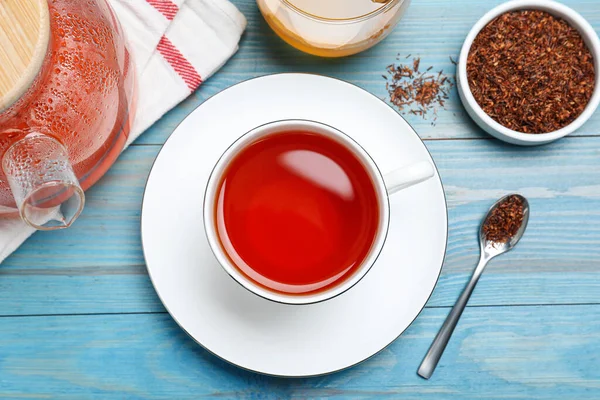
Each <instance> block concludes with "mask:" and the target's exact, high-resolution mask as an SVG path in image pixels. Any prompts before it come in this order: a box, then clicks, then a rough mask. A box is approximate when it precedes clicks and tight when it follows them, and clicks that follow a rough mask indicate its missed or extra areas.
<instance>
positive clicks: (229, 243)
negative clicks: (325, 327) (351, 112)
mask: <svg viewBox="0 0 600 400" xmlns="http://www.w3.org/2000/svg"><path fill="white" fill-rule="evenodd" d="M214 204H215V207H214V213H215V225H216V226H215V228H216V232H217V236H218V239H219V242H220V244H221V247H222V249H223V251H224V252H225V254H226V255H227V257H228V258H229V260H230V261H231V263H232V264H233V265H234V266H235V267H236V268H237V269H238V270H239V271H240V272H241V273H242V274H243V275H245V276H246V277H247V278H249V279H250V280H251V281H253V282H255V283H256V284H258V285H260V286H262V287H265V288H267V289H270V290H272V291H276V292H280V293H285V294H297V295H304V294H309V293H316V292H321V291H325V290H327V289H330V288H332V287H334V286H336V285H338V284H339V283H341V282H343V281H345V280H346V279H347V278H349V277H350V276H352V275H353V274H354V272H355V271H356V270H357V269H358V268H359V267H360V266H361V264H362V263H363V261H364V260H365V258H366V257H367V256H368V254H369V252H370V250H371V248H372V246H373V244H374V242H375V240H376V236H377V233H378V229H379V225H380V210H379V204H380V202H379V199H378V192H377V190H376V187H375V184H374V183H373V181H372V179H371V176H370V174H369V172H368V170H367V169H366V168H365V167H364V165H363V163H362V162H361V161H360V160H359V158H358V157H357V156H356V155H355V153H354V152H353V151H352V150H350V149H348V148H347V147H346V146H345V145H344V144H342V143H340V142H338V141H336V140H335V139H333V138H330V137H328V136H325V135H322V134H318V133H313V132H308V131H302V130H290V131H282V132H277V133H273V134H270V135H267V136H265V137H262V138H260V139H258V140H257V141H255V142H253V143H250V144H249V145H247V146H245V147H243V148H242V149H241V150H240V151H239V152H238V153H237V154H236V155H235V156H234V157H233V158H232V159H231V161H230V162H229V163H228V165H227V167H226V168H225V170H224V172H223V174H222V175H221V180H220V183H219V185H218V188H217V191H216V196H215V202H214Z"/></svg>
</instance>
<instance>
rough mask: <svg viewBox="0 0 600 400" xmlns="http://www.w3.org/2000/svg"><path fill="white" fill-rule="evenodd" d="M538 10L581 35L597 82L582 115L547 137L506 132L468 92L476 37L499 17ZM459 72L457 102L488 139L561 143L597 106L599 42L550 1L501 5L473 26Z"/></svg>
mask: <svg viewBox="0 0 600 400" xmlns="http://www.w3.org/2000/svg"><path fill="white" fill-rule="evenodd" d="M527 9H528V10H541V11H546V12H548V13H550V14H552V15H554V16H556V17H560V18H562V19H564V20H565V21H566V22H568V23H569V24H570V25H571V26H572V27H574V28H575V29H577V30H578V31H579V33H580V34H581V37H582V38H583V40H584V42H585V44H586V45H587V47H588V48H589V49H590V52H591V53H592V56H593V58H594V70H595V71H596V81H595V86H594V92H593V93H592V97H591V98H590V101H589V103H588V104H587V106H586V108H585V109H584V110H583V112H582V113H581V115H580V116H579V117H577V118H576V119H575V120H574V121H573V122H571V123H570V124H569V125H567V126H565V127H564V128H561V129H559V130H557V131H553V132H548V133H539V134H531V133H522V132H517V131H514V130H512V129H508V128H506V127H504V126H502V125H500V124H499V123H498V122H496V121H494V120H493V119H492V118H491V117H490V116H488V115H487V114H486V113H485V112H484V111H483V110H482V109H481V107H480V106H479V104H477V101H475V98H474V97H473V94H472V93H471V89H470V88H469V81H468V80H467V57H468V55H469V51H470V49H471V44H472V43H473V40H475V37H476V36H477V35H478V34H479V32H480V31H481V29H483V28H484V27H485V26H486V25H487V24H488V23H489V22H491V21H492V20H493V19H494V18H496V17H498V16H499V15H501V14H504V13H506V12H508V11H515V10H527ZM457 69H458V71H457V74H456V80H457V87H458V94H459V96H460V99H461V101H462V103H463V105H464V107H465V109H466V110H467V113H468V114H469V116H470V117H471V118H473V120H474V121H475V122H476V123H477V125H479V127H480V128H482V129H483V130H485V131H486V132H487V133H489V134H490V135H492V136H494V137H496V138H498V139H500V140H503V141H505V142H508V143H513V144H519V145H525V146H533V145H539V144H545V143H549V142H552V141H554V140H556V139H560V138H562V137H563V136H567V135H568V134H570V133H572V132H574V131H575V130H576V129H578V128H580V127H581V125H583V124H584V123H585V121H587V120H588V119H589V118H590V117H591V116H592V114H593V113H594V111H595V110H596V108H597V107H598V104H599V103H600V39H598V35H597V34H596V32H595V31H594V28H592V26H591V25H590V24H589V23H588V22H587V21H586V20H585V19H584V18H583V17H582V16H581V15H579V13H577V12H576V11H574V10H572V9H571V8H569V7H567V6H565V5H563V4H560V3H557V2H555V1H550V0H514V1H509V2H506V3H503V4H500V5H499V6H497V7H496V8H494V9H492V10H491V11H489V12H488V13H487V14H485V15H484V16H483V17H482V18H481V19H480V20H479V21H477V23H476V24H475V25H474V26H473V28H472V29H471V31H470V32H469V34H468V35H467V38H466V39H465V42H464V44H463V47H462V49H461V51H460V57H459V60H458V67H457Z"/></svg>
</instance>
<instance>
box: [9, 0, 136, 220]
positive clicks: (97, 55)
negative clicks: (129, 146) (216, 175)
mask: <svg viewBox="0 0 600 400" xmlns="http://www.w3.org/2000/svg"><path fill="white" fill-rule="evenodd" d="M134 94H135V93H134V68H133V65H132V60H131V56H130V53H129V51H128V49H127V45H126V43H125V38H124V35H123V32H122V30H121V27H120V26H119V23H118V21H117V19H116V17H115V15H114V13H113V10H112V9H111V8H110V5H109V4H108V3H107V2H106V0H2V1H0V157H1V158H2V160H1V161H2V168H1V169H0V217H6V218H15V217H18V216H19V215H20V217H21V218H22V219H23V220H24V221H25V222H26V223H28V224H29V225H31V226H33V227H35V228H37V229H43V230H51V229H59V228H65V227H68V226H70V225H71V224H72V222H73V221H74V220H75V219H76V218H77V216H78V215H79V214H80V213H81V210H82V209H83V205H84V202H85V195H84V190H86V189H87V188H89V187H90V186H91V185H93V184H94V183H95V182H96V181H97V180H98V179H99V178H100V177H101V176H102V175H103V174H104V173H105V172H106V170H107V169H108V168H109V167H110V166H111V165H112V163H113V162H114V161H115V159H116V158H117V156H118V155H119V153H120V152H121V150H122V149H123V146H124V145H125V142H126V140H127V136H128V134H129V130H130V126H131V123H132V119H133V110H134V107H133V105H132V101H134Z"/></svg>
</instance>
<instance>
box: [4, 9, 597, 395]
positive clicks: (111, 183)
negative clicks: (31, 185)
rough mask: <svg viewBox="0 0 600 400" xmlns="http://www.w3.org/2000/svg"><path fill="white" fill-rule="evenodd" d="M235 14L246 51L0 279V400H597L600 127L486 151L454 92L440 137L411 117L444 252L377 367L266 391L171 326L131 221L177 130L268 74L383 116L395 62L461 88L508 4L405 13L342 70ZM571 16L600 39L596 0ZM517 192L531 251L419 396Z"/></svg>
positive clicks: (484, 297)
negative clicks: (291, 77)
mask: <svg viewBox="0 0 600 400" xmlns="http://www.w3.org/2000/svg"><path fill="white" fill-rule="evenodd" d="M234 3H235V4H236V5H237V6H238V7H239V8H240V10H241V11H242V12H243V13H244V14H245V15H246V17H247V19H248V23H249V24H248V28H247V31H246V33H245V35H244V37H243V39H242V42H241V44H240V50H239V52H238V53H237V54H236V55H235V56H234V57H233V58H232V59H231V60H230V61H229V62H228V63H227V64H226V65H225V67H224V68H223V69H222V70H221V71H219V72H218V73H217V74H216V75H215V76H214V77H212V78H210V79H209V80H207V81H206V82H205V83H204V84H203V85H202V86H201V88H200V89H199V90H198V91H197V92H195V93H194V94H193V95H192V96H190V98H188V99H187V100H185V101H184V102H183V103H182V104H181V105H179V106H178V107H177V108H175V109H174V110H172V111H171V112H170V113H168V114H167V115H166V116H165V117H164V118H162V119H161V120H160V121H159V122H157V123H156V124H155V125H154V126H153V127H152V128H150V129H149V131H148V132H146V133H145V134H144V135H142V136H141V137H140V138H139V139H138V140H137V142H136V143H134V145H133V146H132V147H131V148H130V149H128V150H127V151H126V152H125V153H124V154H123V155H122V156H121V158H120V159H119V160H118V162H117V163H116V164H115V166H114V167H113V168H112V169H111V170H110V171H109V173H108V174H107V175H106V176H105V177H104V178H103V179H102V180H101V181H100V182H99V183H98V184H97V185H96V186H95V187H93V188H92V189H91V190H90V191H89V192H88V194H87V204H86V208H85V210H84V213H83V214H82V216H81V217H80V219H79V220H78V221H77V222H76V223H75V224H74V226H73V227H72V228H70V229H68V230H65V231H59V232H50V233H48V232H39V233H36V234H35V235H34V236H33V237H32V238H30V239H29V240H28V241H27V242H26V243H25V244H24V245H23V246H22V247H21V248H20V249H19V250H18V251H17V252H15V253H14V254H13V255H12V256H11V257H9V258H8V259H7V260H6V261H5V262H4V263H3V264H2V265H0V398H51V399H55V398H70V399H84V398H102V399H105V398H115V399H123V398H128V399H129V398H131V399H142V398H150V399H153V398H169V399H186V398H199V397H203V396H206V397H220V398H235V397H239V398H248V399H259V398H260V399H263V398H264V399H270V398H299V399H300V398H312V397H314V398H326V397H334V398H340V399H341V398H357V399H363V398H369V399H370V398H407V399H410V398H414V399H425V398H426V399H446V398H460V399H492V398H516V399H525V398H538V399H559V398H560V399H562V398H577V399H597V398H600V372H599V371H600V323H599V322H598V321H600V137H599V136H600V113H599V112H596V113H595V115H594V116H593V117H592V119H591V120H590V121H589V122H588V123H587V124H585V125H584V126H583V127H582V128H581V129H580V130H579V131H578V132H577V133H576V134H575V135H573V136H571V137H567V138H565V139H562V140H560V141H558V142H555V143H553V144H550V145H546V146H542V147H536V148H522V147H516V146H511V145H506V144H503V143H501V142H499V141H497V140H494V139H491V138H490V137H489V136H487V135H486V134H485V133H483V132H482V131H481V130H479V129H478V128H477V127H476V126H475V125H474V124H473V123H472V122H471V121H470V120H469V119H468V117H467V116H466V114H465V112H464V110H463V108H462V106H461V105H460V102H459V100H458V97H457V94H456V91H455V90H453V92H452V95H451V98H450V100H449V102H448V103H447V107H446V109H445V110H439V111H438V116H437V120H436V121H432V120H431V119H427V120H424V119H422V118H420V117H417V116H413V115H410V116H406V118H407V120H408V121H409V122H410V124H411V125H412V126H413V127H414V128H415V130H416V131H417V133H418V134H419V135H420V136H421V137H422V138H423V139H424V140H425V144H426V146H427V147H428V149H429V150H430V152H431V154H432V156H433V158H434V160H435V162H436V164H437V167H438V169H439V172H440V175H441V178H442V181H443V184H444V187H445V190H446V198H447V202H448V207H449V221H450V226H449V228H450V235H449V242H448V252H447V256H446V260H445V264H444V268H443V271H442V276H441V278H440V280H439V282H438V284H437V287H436V289H435V292H434V294H433V296H432V297H431V299H430V301H429V303H428V305H427V308H426V309H425V310H424V312H423V313H422V314H421V316H420V317H419V318H418V319H417V320H416V322H415V323H414V324H413V325H412V326H411V327H410V328H409V329H408V330H407V332H405V333H404V334H403V335H402V336H401V338H400V339H398V340H397V341H396V342H394V343H393V344H392V345H391V346H390V347H389V348H388V349H386V350H384V351H383V352H382V353H380V354H379V355H377V356H375V357H373V358H372V359H371V360H369V361H367V362H365V363H363V364H361V365H359V366H357V367H354V368H352V369H350V370H347V371H344V372H341V373H337V374H334V375H331V376H326V377H319V378H311V379H301V380H287V379H278V378H270V377H264V376H259V375H256V374H253V373H250V372H246V371H242V370H240V369H238V368H236V367H233V366H230V365H228V364H226V363H224V362H222V361H220V360H218V359H217V358H216V357H214V356H212V355H210V354H209V353H208V352H206V351H205V350H203V349H202V348H201V347H199V346H197V345H196V344H195V343H194V342H193V341H192V340H191V339H189V338H188V337H187V336H186V335H185V334H184V333H183V331H181V330H180V329H179V328H178V327H177V326H176V324H175V323H174V322H173V321H172V320H171V318H170V317H169V316H168V314H166V313H165V311H164V308H163V306H162V305H161V303H160V301H159V300H158V298H157V296H156V294H155V292H154V290H153V288H152V286H151V284H150V281H149V278H148V275H147V272H146V268H145V264H144V259H143V256H142V251H141V243H140V238H139V222H140V206H141V199H142V195H143V189H144V184H145V181H146V178H147V176H148V173H149V171H150V168H151V165H152V162H153V160H154V158H155V157H156V155H157V154H158V151H159V150H160V146H161V145H162V144H163V143H164V141H165V140H166V139H167V138H168V137H169V135H170V134H171V133H172V131H173V129H175V127H176V126H177V125H178V124H179V123H180V122H181V120H182V119H183V118H184V117H185V116H186V115H187V114H189V113H190V112H191V111H192V110H193V109H194V108H195V107H197V106H198V105H199V104H201V103H202V102H203V101H204V100H205V99H207V98H208V97H210V96H212V95H214V94H216V93H218V92H219V91H221V90H223V89H225V88H227V87H229V86H231V85H233V84H236V83H238V82H240V81H243V80H245V79H249V78H253V77H256V76H260V75H264V74H268V73H276V72H309V73H318V74H323V75H328V76H334V77H337V78H340V79H344V80H347V81H349V82H352V83H354V84H356V85H358V86H360V87H363V88H365V89H366V90H368V91H370V92H371V93H373V94H375V95H376V96H378V97H380V98H382V99H384V100H385V99H386V90H385V80H384V79H383V78H382V76H381V75H382V74H384V73H385V68H386V66H387V65H389V64H391V63H393V62H400V61H396V57H397V54H401V55H402V56H401V57H400V58H401V59H402V58H403V57H404V56H406V55H408V54H411V55H412V56H420V57H421V65H424V66H430V65H431V66H434V68H435V69H436V70H442V69H443V70H444V72H445V73H447V74H449V75H452V74H453V73H454V68H455V67H454V65H453V64H452V63H451V62H450V58H449V57H450V56H452V57H453V58H456V57H457V56H458V53H459V51H460V47H461V44H462V40H463V39H464V37H465V36H466V34H467V32H468V30H469V29H470V27H471V26H472V25H473V24H474V23H475V21H476V20H477V19H478V18H479V17H480V16H481V15H483V14H484V13H485V12H486V11H487V10H489V9H491V8H492V7H493V6H495V5H497V4H499V1H478V0H457V1H453V2H449V1H446V0H422V1H419V0H413V3H412V5H411V6H410V7H409V9H408V11H407V14H406V16H405V18H404V19H403V20H402V21H401V23H400V25H399V26H398V27H397V29H396V30H395V31H394V32H393V33H392V35H391V36H390V37H389V38H388V39H386V40H385V41H384V42H382V43H381V44H380V45H378V46H377V47H375V48H374V49H371V50H369V51H367V52H365V53H362V54H359V55H357V56H353V57H350V58H346V59H340V60H324V59H319V58H316V57H312V56H308V55H304V54H301V53H299V52H298V51H296V50H294V49H293V48H290V47H289V46H287V45H286V44H285V43H283V42H282V41H281V40H280V39H278V38H277V37H276V36H275V35H274V34H273V33H272V32H271V31H270V30H269V28H268V27H267V26H266V24H265V23H264V21H263V20H262V18H261V17H260V14H259V13H258V10H257V9H256V5H255V3H254V1H252V0H235V1H234ZM564 3H565V4H567V5H570V6H571V7H573V8H574V9H575V10H577V11H578V12H580V13H581V14H582V15H583V16H584V17H585V18H586V19H587V20H588V21H589V22H590V23H591V24H592V26H593V27H594V28H595V29H596V31H599V30H600V4H599V3H598V1H597V0H571V1H564ZM234 111H235V110H234ZM432 122H433V124H432ZM198 134H200V135H202V134H204V135H211V134H212V135H214V134H218V132H202V131H201V129H200V130H199V132H198ZM513 191H517V192H520V193H522V194H524V195H526V196H527V197H528V198H529V200H530V203H531V208H532V213H531V220H530V224H529V227H528V230H527V232H526V235H525V237H524V238H523V240H522V242H521V243H520V244H519V246H518V247H517V248H516V249H515V250H514V251H512V252H511V253H508V254H506V255H505V256H502V257H501V258H498V259H496V260H494V261H492V263H491V264H490V265H489V267H488V269H487V270H486V272H485V274H484V275H483V277H482V279H481V281H480V282H479V285H478V287H477V289H476V290H475V293H474V296H473V298H472V299H471V301H470V303H469V307H468V308H467V310H466V311H465V314H464V315H463V319H462V320H461V322H460V324H459V326H458V328H457V332H456V335H455V337H454V338H453V339H452V341H451V343H450V345H449V347H448V350H447V352H446V354H445V355H444V357H443V358H442V360H441V363H440V366H439V368H438V371H436V374H435V375H434V377H433V378H432V380H431V381H424V380H421V379H420V378H418V377H417V376H416V373H415V371H416V369H417V367H418V364H419V362H420V361H421V359H422V357H423V355H424V354H425V352H426V350H427V347H428V346H429V344H430V343H431V340H432V339H433V337H434V336H435V333H436V332H437V330H438V329H439V327H440V326H441V324H442V322H443V319H444V318H445V316H446V314H447V313H448V309H449V307H450V306H451V305H452V304H453V303H454V301H455V300H456V298H457V297H458V295H459V293H460V291H461V290H462V288H463V285H464V284H465V282H466V280H467V279H468V277H469V275H470V273H471V270H472V268H473V267H474V266H475V263H476V261H477V257H478V254H477V252H478V244H477V241H476V234H477V228H478V225H479V222H480V219H481V218H482V216H483V214H484V213H485V211H486V210H487V208H488V207H489V205H490V204H491V203H493V201H494V200H495V199H496V198H497V197H499V196H501V195H503V194H505V193H508V192H513Z"/></svg>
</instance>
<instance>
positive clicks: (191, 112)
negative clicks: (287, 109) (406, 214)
mask: <svg viewBox="0 0 600 400" xmlns="http://www.w3.org/2000/svg"><path fill="white" fill-rule="evenodd" d="M280 75H291V76H293V75H307V76H316V77H321V78H327V79H333V80H336V81H339V82H341V83H345V84H348V85H350V86H352V87H354V88H355V89H358V90H361V91H363V92H365V93H367V94H369V95H370V96H371V97H373V98H375V99H376V100H377V101H378V102H381V103H383V104H385V105H386V106H387V107H389V108H390V109H391V110H392V111H394V112H395V113H396V115H397V116H398V117H399V118H401V119H402V120H403V121H404V122H406V124H407V125H408V126H409V127H410V129H411V131H412V133H413V134H414V135H415V136H416V137H417V139H418V140H419V141H420V142H421V144H422V145H423V148H425V151H426V152H427V154H428V155H429V158H430V159H431V162H432V164H433V168H434V169H435V171H436V175H437V178H438V179H439V182H440V185H441V188H442V194H443V198H444V209H445V213H446V232H445V237H446V240H445V243H444V254H443V255H442V260H441V265H440V267H439V272H438V275H437V277H436V279H435V283H434V285H433V287H432V288H431V291H430V293H429V295H428V296H427V300H426V301H425V302H424V303H423V306H421V309H420V310H419V311H418V312H417V314H416V315H415V317H414V318H413V319H412V321H410V323H409V324H408V325H407V326H406V327H405V328H404V329H403V330H402V331H401V332H399V333H398V335H397V336H396V337H395V338H393V339H392V340H391V341H390V342H389V343H387V344H386V345H384V346H383V347H381V348H380V349H379V350H377V351H376V352H374V353H373V354H371V355H370V356H368V357H366V358H363V359H362V360H360V361H357V362H356V363H353V364H351V365H347V366H345V367H343V368H339V369H335V370H331V371H327V372H322V373H318V374H310V375H280V374H273V373H269V372H264V371H259V370H254V369H251V368H247V367H244V366H242V365H239V364H236V363H235V362H233V361H230V360H228V359H226V358H224V357H221V356H220V355H218V354H217V353H215V352H213V351H211V350H210V349H209V348H208V347H207V346H205V345H203V344H202V343H201V342H200V341H198V340H197V339H196V338H195V337H194V336H192V335H191V334H190V332H188V330H187V329H185V327H184V326H183V324H181V323H180V322H179V320H178V319H177V318H176V317H175V316H174V315H173V313H172V312H171V311H170V310H169V307H168V306H167V304H166V303H165V301H164V300H163V298H162V296H161V294H160V293H159V291H158V290H157V287H156V284H155V282H154V278H153V277H152V273H151V271H150V269H149V268H148V258H147V257H146V247H145V246H144V230H143V221H144V218H143V214H144V203H145V199H146V191H147V187H148V182H149V181H150V177H151V176H152V172H153V171H154V167H155V164H156V162H157V160H158V158H159V157H160V154H161V153H162V151H163V150H164V147H165V146H166V144H167V143H168V142H169V140H171V138H172V136H173V134H174V133H175V132H176V131H177V130H178V129H179V127H180V126H181V124H182V123H183V122H184V121H185V120H187V119H188V118H189V117H190V116H191V115H192V114H193V113H194V112H196V110H197V109H198V108H200V107H201V106H203V105H204V104H205V103H206V102H208V101H210V100H212V99H213V98H214V97H216V96H217V95H219V94H221V93H223V92H224V91H226V90H229V89H231V88H233V87H235V86H238V85H241V84H243V83H246V82H249V81H253V80H256V79H261V78H266V77H270V76H280ZM244 134H245V132H244ZM240 137H241V136H240ZM388 205H389V202H388ZM448 217H449V215H448V200H447V198H446V189H445V187H444V182H443V180H442V177H441V175H440V173H439V168H438V166H437V164H436V162H435V159H434V158H433V156H432V155H431V152H430V151H429V149H428V148H427V146H426V145H425V141H424V140H423V139H422V138H421V137H420V136H419V135H418V134H417V131H416V130H415V129H414V128H413V126H412V125H411V124H410V123H409V122H408V121H407V120H406V119H405V118H404V117H403V116H402V115H400V114H399V113H398V112H397V111H396V110H395V109H394V108H393V107H392V106H391V105H390V104H388V103H387V102H385V101H384V100H382V99H381V98H379V97H377V96H376V95H374V94H373V93H371V92H369V91H368V90H366V89H363V88H361V87H360V86H358V85H355V84H354V83H351V82H348V81H346V80H343V79H340V78H337V77H332V76H327V75H323V74H317V73H308V72H280V73H279V72H278V73H270V74H264V75H259V76H255V77H252V78H248V79H244V80H242V81H239V82H237V83H234V84H233V85H231V86H228V87H226V88H224V89H223V90H220V91H218V92H217V93H215V94H213V95H211V96H210V97H208V98H206V99H205V100H204V101H203V102H202V103H200V104H198V106H196V107H195V108H194V109H193V110H192V111H190V112H189V113H188V114H187V115H186V116H185V117H184V118H183V119H182V120H181V121H180V122H179V123H178V124H177V125H176V126H175V128H174V129H173V131H172V132H171V134H170V135H169V137H168V138H167V139H166V140H165V142H164V143H163V144H162V145H161V146H160V150H159V151H158V153H157V154H156V156H155V158H154V160H153V161H152V166H151V167H150V171H149V172H148V176H147V177H146V182H145V183H144V193H143V195H142V202H141V207H140V241H141V244H142V254H143V257H144V262H145V265H146V271H147V273H148V277H149V278H150V283H151V284H152V288H153V289H154V292H155V293H156V295H157V296H158V298H159V300H160V302H161V304H162V305H163V307H164V308H165V310H166V311H167V313H168V314H169V316H170V317H171V318H172V319H173V321H175V323H176V324H177V325H178V326H179V328H180V329H181V330H182V331H183V332H185V334H186V335H187V336H188V337H190V338H191V339H192V340H193V341H194V342H195V343H196V344H198V345H199V346H200V347H202V349H204V350H205V351H207V352H208V353H209V354H211V355H213V356H215V357H216V358H217V359H219V360H221V361H224V362H225V363H227V364H228V365H231V366H235V367H237V368H240V369H242V370H244V371H248V372H252V373H255V374H259V375H264V376H270V377H275V378H316V377H321V376H326V375H330V374H336V373H338V372H342V371H345V370H347V369H350V368H353V367H355V366H357V365H359V364H362V363H364V362H365V361H368V360H370V359H371V358H373V357H375V356H376V355H378V354H379V353H381V352H382V351H383V350H385V349H387V348H388V347H389V346H390V345H391V344H392V343H394V342H395V341H396V340H398V339H399V338H400V336H402V334H403V333H404V332H406V330H407V329H408V328H409V327H411V326H412V324H413V323H414V322H415V321H416V320H417V318H418V317H419V316H420V315H421V313H422V312H423V310H424V309H425V308H426V306H427V303H428V302H429V300H430V299H431V296H432V295H433V292H434V291H435V288H436V287H437V285H438V283H439V280H440V277H441V275H442V269H443V267H444V263H445V261H446V256H447V254H448V237H449V228H450V226H449V219H448ZM388 230H389V224H388ZM386 238H387V235H386ZM382 250H383V247H382ZM211 252H212V251H211ZM375 261H377V260H375ZM374 264H375V263H373V265H374ZM227 275H228V276H229V277H230V279H233V280H234V282H236V283H237V284H239V282H237V281H236V280H235V279H234V278H233V277H232V276H231V275H229V274H227ZM365 275H366V274H365ZM355 286H356V285H354V286H352V287H355ZM346 292H347V291H346ZM259 297H260V296H259ZM266 300H267V301H270V300H269V299H266ZM329 300H331V299H329ZM286 305H287V306H290V307H301V306H303V305H302V304H286Z"/></svg>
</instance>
